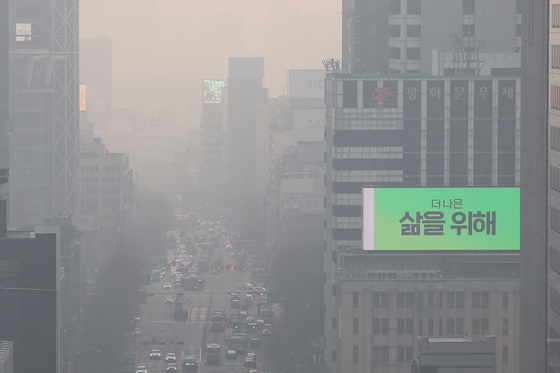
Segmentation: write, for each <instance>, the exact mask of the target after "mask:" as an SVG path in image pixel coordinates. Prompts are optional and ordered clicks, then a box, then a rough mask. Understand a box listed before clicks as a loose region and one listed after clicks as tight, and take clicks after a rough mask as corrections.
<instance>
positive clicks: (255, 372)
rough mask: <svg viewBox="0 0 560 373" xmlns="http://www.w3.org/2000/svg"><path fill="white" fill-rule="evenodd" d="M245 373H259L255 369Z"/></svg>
mask: <svg viewBox="0 0 560 373" xmlns="http://www.w3.org/2000/svg"><path fill="white" fill-rule="evenodd" d="M247 373H259V371H258V370H255V369H249V370H248V371H247Z"/></svg>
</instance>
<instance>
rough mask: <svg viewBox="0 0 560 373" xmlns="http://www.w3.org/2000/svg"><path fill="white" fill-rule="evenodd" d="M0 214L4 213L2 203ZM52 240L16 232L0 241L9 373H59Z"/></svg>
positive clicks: (0, 321)
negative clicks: (10, 359)
mask: <svg viewBox="0 0 560 373" xmlns="http://www.w3.org/2000/svg"><path fill="white" fill-rule="evenodd" d="M0 214H1V215H2V216H5V214H6V200H5V199H4V200H0ZM0 220H1V219H0ZM51 231H55V229H52V230H51ZM0 232H2V230H0ZM57 236H58V234H57V233H37V232H19V231H18V232H6V233H5V234H3V236H1V237H0V315H1V317H0V340H8V341H13V345H14V356H13V363H14V372H15V373H20V372H21V373H24V372H58V371H59V366H58V365H59V364H58V361H59V359H58V356H59V325H58V324H59V317H58V309H59V294H58V279H57V274H58V273H59V268H60V265H59V257H58V248H57V246H58V242H57V240H58V238H57Z"/></svg>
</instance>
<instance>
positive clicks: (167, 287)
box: [163, 282, 172, 290]
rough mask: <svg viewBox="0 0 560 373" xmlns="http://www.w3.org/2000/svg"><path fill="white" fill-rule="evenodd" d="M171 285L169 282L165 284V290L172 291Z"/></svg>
mask: <svg viewBox="0 0 560 373" xmlns="http://www.w3.org/2000/svg"><path fill="white" fill-rule="evenodd" d="M171 289H172V287H171V284H170V283H169V282H166V283H164V284H163V290H171Z"/></svg>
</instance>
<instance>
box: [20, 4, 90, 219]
mask: <svg viewBox="0 0 560 373" xmlns="http://www.w3.org/2000/svg"><path fill="white" fill-rule="evenodd" d="M10 16H11V17H13V24H14V25H15V38H14V39H12V41H11V42H12V43H15V44H14V47H13V55H14V60H15V61H14V64H13V66H12V69H13V76H15V81H14V87H13V89H14V90H13V97H14V108H15V110H14V113H13V126H12V128H11V135H10V176H11V178H10V225H11V226H23V225H38V224H41V223H42V222H43V217H45V216H54V215H64V216H73V215H76V214H77V206H78V204H77V198H78V194H77V185H78V180H77V178H78V175H77V173H78V147H79V130H78V125H79V123H78V122H79V120H78V84H79V80H78V76H79V75H78V51H79V50H78V44H79V43H78V40H79V39H78V0H59V1H56V2H50V1H49V2H45V1H40V0H33V1H27V0H26V1H23V0H13V7H12V9H11V12H10Z"/></svg>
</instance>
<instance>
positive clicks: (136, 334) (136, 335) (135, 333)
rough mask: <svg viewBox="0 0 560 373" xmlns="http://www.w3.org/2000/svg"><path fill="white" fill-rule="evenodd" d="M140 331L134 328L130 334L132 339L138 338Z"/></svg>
mask: <svg viewBox="0 0 560 373" xmlns="http://www.w3.org/2000/svg"><path fill="white" fill-rule="evenodd" d="M140 335H141V334H140V329H139V328H134V331H133V332H132V336H133V337H140Z"/></svg>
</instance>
